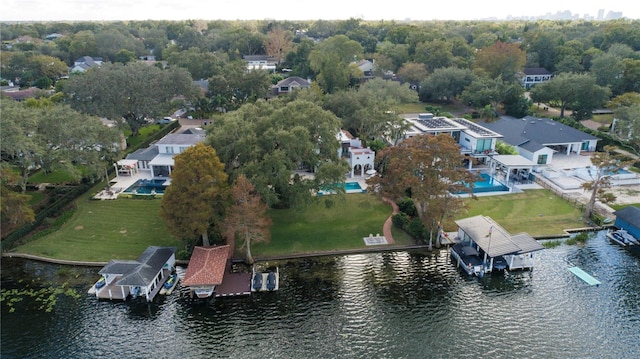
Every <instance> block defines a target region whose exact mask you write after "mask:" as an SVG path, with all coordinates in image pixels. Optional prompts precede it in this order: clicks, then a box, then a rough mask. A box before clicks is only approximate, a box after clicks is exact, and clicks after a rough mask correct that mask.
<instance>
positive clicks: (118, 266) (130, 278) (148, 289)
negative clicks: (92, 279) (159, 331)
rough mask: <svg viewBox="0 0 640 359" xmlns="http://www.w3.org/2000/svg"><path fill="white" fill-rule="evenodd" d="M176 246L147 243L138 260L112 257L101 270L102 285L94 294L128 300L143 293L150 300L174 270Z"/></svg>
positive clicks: (99, 296)
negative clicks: (103, 280)
mask: <svg viewBox="0 0 640 359" xmlns="http://www.w3.org/2000/svg"><path fill="white" fill-rule="evenodd" d="M175 252H176V248H175V247H157V246H149V247H147V249H145V251H144V252H142V254H141V255H140V257H138V259H137V260H118V259H113V260H111V261H109V263H107V265H105V266H104V267H103V268H102V269H101V270H100V272H99V273H100V275H102V277H104V279H105V282H106V284H105V286H104V287H102V288H100V289H98V290H96V297H98V298H104V299H123V300H124V299H127V298H128V297H129V296H136V295H139V296H143V297H145V298H146V300H147V301H149V302H150V301H152V300H153V298H154V297H155V295H156V294H157V293H158V292H159V291H160V289H161V288H162V285H163V284H164V282H165V281H166V280H167V278H168V277H169V275H170V274H171V272H172V271H173V270H174V269H175V263H176V257H175Z"/></svg>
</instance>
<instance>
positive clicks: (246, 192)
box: [224, 175, 271, 264]
mask: <svg viewBox="0 0 640 359" xmlns="http://www.w3.org/2000/svg"><path fill="white" fill-rule="evenodd" d="M231 198H232V200H233V205H232V206H231V208H229V211H228V213H227V215H226V216H225V219H224V228H225V237H226V238H227V240H228V241H230V242H231V243H233V244H234V245H232V248H234V247H235V240H236V239H238V238H239V239H241V240H242V242H243V246H244V247H245V248H246V250H247V252H246V262H247V263H248V264H253V256H252V255H251V243H252V242H266V241H269V239H270V232H269V227H270V226H271V218H269V216H268V215H267V205H266V203H264V202H263V201H262V198H261V197H260V195H259V194H258V193H257V192H256V190H255V188H254V187H253V185H252V184H251V183H249V181H248V180H247V178H246V177H245V176H244V175H240V176H238V178H237V179H236V181H235V184H234V185H233V187H232V188H231Z"/></svg>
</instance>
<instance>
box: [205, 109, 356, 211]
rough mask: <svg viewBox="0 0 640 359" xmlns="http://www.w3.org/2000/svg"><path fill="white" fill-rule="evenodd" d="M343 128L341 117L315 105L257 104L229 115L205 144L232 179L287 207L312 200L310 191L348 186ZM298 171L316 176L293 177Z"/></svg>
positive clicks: (266, 198)
mask: <svg viewBox="0 0 640 359" xmlns="http://www.w3.org/2000/svg"><path fill="white" fill-rule="evenodd" d="M339 130H340V121H339V120H338V118H337V117H336V116H335V115H334V114H332V113H331V112H329V111H325V110H323V109H322V108H321V107H319V106H318V105H315V104H313V103H311V102H307V101H304V100H296V101H292V102H285V101H269V102H265V101H259V102H257V103H255V104H247V105H244V106H242V107H241V108H240V109H238V110H237V111H234V112H231V113H227V114H225V115H224V116H223V117H222V118H221V119H219V120H217V121H216V126H214V127H212V128H211V130H210V132H209V133H208V138H207V140H208V142H209V143H210V144H211V145H212V146H213V147H214V148H216V150H217V152H218V156H220V159H221V160H222V162H223V163H225V164H226V167H227V172H229V173H230V175H231V176H232V178H237V177H238V176H239V175H240V174H244V175H245V176H246V178H247V179H248V180H249V181H250V182H251V183H252V184H253V185H254V186H255V188H256V191H257V192H258V193H260V195H261V196H262V198H264V200H265V201H266V202H267V203H268V204H269V205H278V206H285V207H288V206H292V205H296V204H302V203H305V202H307V201H309V200H310V195H311V194H310V190H312V189H319V188H320V187H321V186H322V185H326V184H334V183H343V182H344V174H345V173H346V172H347V171H348V168H347V167H346V164H345V163H344V162H343V161H341V160H340V161H339V160H338V148H339V144H338V142H337V141H335V138H336V135H337V134H338V131H339ZM299 169H307V170H309V171H315V172H316V175H315V178H314V179H309V178H303V177H301V176H297V175H296V176H294V177H293V178H292V176H291V173H292V171H295V170H299Z"/></svg>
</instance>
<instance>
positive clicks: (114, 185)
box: [93, 170, 152, 200]
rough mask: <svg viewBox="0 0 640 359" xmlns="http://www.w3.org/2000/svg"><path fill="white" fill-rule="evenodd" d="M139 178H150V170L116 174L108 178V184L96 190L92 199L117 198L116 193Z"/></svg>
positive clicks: (122, 191) (122, 190) (121, 191)
mask: <svg viewBox="0 0 640 359" xmlns="http://www.w3.org/2000/svg"><path fill="white" fill-rule="evenodd" d="M139 180H152V178H151V171H145V170H139V171H138V173H135V174H133V175H131V176H124V175H120V176H116V177H114V178H112V179H111V180H109V186H108V187H105V188H104V189H102V190H101V191H100V192H98V193H97V194H96V195H95V196H93V198H94V199H100V200H107V199H117V198H118V195H119V194H121V193H124V190H126V189H127V188H129V187H131V186H132V185H134V184H135V183H136V182H138V181H139Z"/></svg>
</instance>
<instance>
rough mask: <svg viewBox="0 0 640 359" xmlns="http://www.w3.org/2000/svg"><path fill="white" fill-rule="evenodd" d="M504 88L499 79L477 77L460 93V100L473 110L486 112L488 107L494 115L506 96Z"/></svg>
mask: <svg viewBox="0 0 640 359" xmlns="http://www.w3.org/2000/svg"><path fill="white" fill-rule="evenodd" d="M505 88H506V86H505V84H504V83H503V82H502V79H501V78H497V79H490V78H488V77H479V78H477V79H476V80H474V81H473V82H472V83H471V84H470V85H469V86H467V88H466V89H465V90H464V91H462V94H460V99H461V100H462V101H463V102H464V103H466V104H469V105H471V106H473V107H475V108H482V109H485V110H486V109H487V106H490V110H491V111H492V112H494V113H495V112H496V111H497V110H498V105H499V104H500V103H501V102H502V101H503V99H504V97H505V95H506V92H505Z"/></svg>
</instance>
